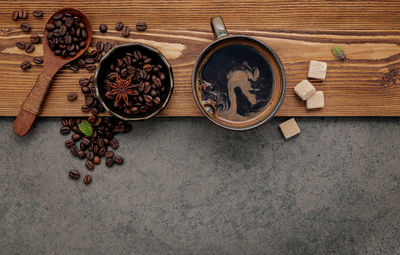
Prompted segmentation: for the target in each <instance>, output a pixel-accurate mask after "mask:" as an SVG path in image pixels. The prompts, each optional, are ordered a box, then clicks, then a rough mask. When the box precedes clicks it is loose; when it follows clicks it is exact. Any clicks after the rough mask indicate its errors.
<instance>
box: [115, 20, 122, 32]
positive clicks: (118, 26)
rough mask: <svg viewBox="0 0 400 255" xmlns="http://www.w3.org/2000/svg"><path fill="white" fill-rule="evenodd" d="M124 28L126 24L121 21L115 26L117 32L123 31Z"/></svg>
mask: <svg viewBox="0 0 400 255" xmlns="http://www.w3.org/2000/svg"><path fill="white" fill-rule="evenodd" d="M123 27H124V23H122V22H121V21H119V22H117V24H115V30H117V31H121V30H122V28H123Z"/></svg>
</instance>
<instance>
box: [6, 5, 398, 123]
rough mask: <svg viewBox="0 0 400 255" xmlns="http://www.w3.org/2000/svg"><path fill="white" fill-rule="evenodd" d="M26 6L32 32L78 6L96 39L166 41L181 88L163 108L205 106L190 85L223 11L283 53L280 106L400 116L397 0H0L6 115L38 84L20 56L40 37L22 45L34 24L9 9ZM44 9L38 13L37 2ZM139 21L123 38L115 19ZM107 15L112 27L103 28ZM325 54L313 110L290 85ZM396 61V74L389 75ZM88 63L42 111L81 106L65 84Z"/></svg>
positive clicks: (58, 85) (189, 111)
mask: <svg viewBox="0 0 400 255" xmlns="http://www.w3.org/2000/svg"><path fill="white" fill-rule="evenodd" d="M21 7H24V8H25V9H27V10H28V12H29V14H30V16H29V18H28V19H27V20H25V22H27V23H29V24H31V25H32V26H33V32H34V33H39V34H41V33H42V29H43V27H44V22H45V21H46V20H47V18H48V17H49V16H50V15H51V13H52V12H54V11H55V10H57V9H59V8H62V7H74V8H78V9H80V10H82V11H83V12H85V13H86V14H87V15H88V17H89V19H90V21H91V22H92V25H93V27H94V28H95V31H94V41H93V45H94V44H95V43H96V41H98V40H103V41H114V40H118V41H120V42H121V43H126V42H141V43H145V44H148V45H150V46H154V47H156V48H158V49H160V50H161V52H162V53H163V54H165V55H166V57H167V58H168V59H169V61H170V62H171V64H172V67H173V71H174V77H175V85H176V87H175V90H174V94H173V96H172V99H171V101H170V103H169V105H168V107H167V108H166V109H165V110H164V111H163V112H162V113H161V114H160V116H200V115H201V113H200V111H199V110H198V109H197V106H196V105H195V102H194V99H193V96H192V92H191V72H192V68H193V65H194V62H195V60H196V59H197V56H198V55H199V54H200V52H201V50H202V49H203V48H204V47H205V46H206V45H207V44H209V43H210V42H212V40H213V35H212V33H211V29H210V27H209V18H210V17H212V16H215V15H222V16H223V18H224V20H225V23H226V26H227V28H228V30H229V32H230V33H231V34H245V35H251V36H254V37H256V38H258V39H260V40H262V41H264V42H265V43H267V44H269V45H270V46H271V47H272V48H273V49H274V50H275V51H276V52H277V53H278V55H279V56H280V58H281V60H282V61H283V63H284V67H285V70H286V74H287V82H288V83H287V85H288V88H287V91H286V96H285V99H284V103H283V105H282V107H281V108H280V110H279V111H278V114H277V115H279V116H400V86H399V83H398V82H397V80H398V79H399V78H400V75H397V74H396V73H397V72H400V69H399V68H400V62H399V61H400V60H399V58H400V54H399V53H400V45H399V42H400V30H399V29H398V28H399V23H400V1H322V0H312V1H303V2H300V1H249V0H242V1H210V0H206V1H201V0H198V1H178V0H177V1H116V0H115V1H89V0H85V1H72V0H68V1H67V0H66V1H54V2H49V1H41V0H40V1H39V0H35V1H11V0H7V1H1V2H0V87H1V90H0V116H15V115H16V114H17V113H18V110H19V106H20V105H21V103H22V102H23V100H24V98H25V96H26V95H27V93H28V92H29V91H30V88H31V87H32V86H33V84H34V82H35V79H36V76H37V75H38V73H39V72H40V68H41V67H40V66H34V67H33V68H32V69H30V70H28V71H26V72H23V71H22V70H21V69H20V68H19V64H20V63H21V62H22V61H23V60H26V59H31V58H32V56H40V55H42V49H41V46H40V47H36V50H35V51H34V53H33V54H26V53H24V52H23V51H21V50H19V49H17V48H16V47H15V43H16V42H17V41H19V40H25V41H28V40H29V36H30V34H24V33H22V32H21V31H20V30H19V25H20V23H21V21H17V22H13V21H11V19H10V14H11V12H12V11H13V10H15V9H18V8H21ZM35 9H40V10H42V11H43V12H44V13H45V17H44V18H43V19H38V18H34V17H32V15H31V12H32V10H35ZM119 20H121V21H123V22H124V23H125V24H127V25H129V26H130V27H131V28H134V26H135V24H136V23H137V22H139V21H145V22H146V23H147V24H148V27H149V29H148V30H146V32H142V33H138V32H134V33H133V34H132V35H131V36H130V38H128V39H125V38H122V37H121V36H120V33H119V32H117V31H115V29H114V25H115V23H116V22H117V21H119ZM101 23H105V24H107V25H108V27H109V32H108V33H106V34H105V35H104V34H101V33H99V31H98V26H99V25H100V24H101ZM333 44H338V45H340V46H341V47H342V48H343V49H344V50H345V52H346V54H347V56H348V58H349V60H347V61H346V62H344V63H339V62H336V61H335V60H334V58H333V56H332V55H331V53H330V48H331V47H332V45H333ZM310 60H320V61H327V62H328V74H327V80H326V81H325V82H322V83H318V84H316V87H317V89H318V90H323V91H324V93H325V104H326V107H325V108H324V109H322V110H316V111H307V110H306V109H305V107H304V102H302V101H300V100H299V99H297V98H296V96H295V95H294V93H293V87H294V86H295V85H296V83H297V82H299V81H300V80H302V79H305V78H306V75H307V67H308V62H309V61H310ZM389 71H393V74H396V75H397V78H396V79H397V80H396V82H391V83H385V82H383V79H382V77H383V76H384V75H385V74H387V73H389ZM90 75H91V74H89V73H88V72H87V71H80V72H78V73H73V72H72V71H70V70H62V71H60V72H59V73H58V74H57V75H56V77H55V79H54V81H53V85H52V88H51V90H50V93H49V95H48V97H47V100H46V102H45V104H44V107H43V110H42V112H41V115H42V116H80V115H84V114H83V113H82V112H81V111H80V106H81V105H82V103H83V97H82V96H81V97H80V98H79V100H78V101H76V102H74V103H70V102H68V101H67V100H66V95H67V93H69V92H71V91H75V92H79V85H78V80H79V78H82V77H88V76H90Z"/></svg>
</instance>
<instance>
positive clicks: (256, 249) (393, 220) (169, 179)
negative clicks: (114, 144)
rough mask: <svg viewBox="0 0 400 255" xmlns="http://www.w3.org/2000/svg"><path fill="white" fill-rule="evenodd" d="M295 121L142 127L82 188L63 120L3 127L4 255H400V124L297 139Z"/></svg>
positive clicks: (336, 126)
mask: <svg viewBox="0 0 400 255" xmlns="http://www.w3.org/2000/svg"><path fill="white" fill-rule="evenodd" d="M284 120H285V119H284V118H276V119H274V120H272V121H271V122H269V123H267V124H265V125H263V126H262V127H260V128H258V129H256V130H253V131H249V132H242V133H237V132H231V131H226V130H223V129H221V128H218V127H216V126H214V125H213V124H211V123H210V122H208V121H207V120H206V119H203V118H157V119H153V120H150V121H146V122H137V123H132V124H133V131H132V132H131V133H129V134H126V135H121V136H119V140H120V149H119V150H118V152H119V153H120V154H121V155H123V156H125V158H126V163H125V164H124V165H123V166H121V167H113V168H111V169H108V168H106V167H105V166H104V165H102V166H101V167H97V168H96V169H95V171H94V172H93V182H92V184H91V185H89V186H85V185H84V184H83V183H82V179H80V180H79V181H78V182H76V181H72V180H70V179H69V178H68V177H67V172H68V170H69V169H71V168H78V169H79V170H81V173H83V174H85V173H87V172H88V171H87V170H86V169H85V168H84V162H83V161H80V160H79V159H76V158H73V157H72V156H71V155H70V153H69V152H68V151H67V149H66V148H65V147H64V145H63V144H64V140H65V137H63V136H62V135H60V134H59V127H60V121H59V119H41V120H39V121H38V122H37V124H36V128H35V129H34V130H32V131H31V132H30V133H29V135H28V136H26V137H23V138H20V137H17V136H15V135H14V134H13V133H12V131H11V125H12V119H10V118H1V119H0V130H1V133H0V144H1V149H0V173H1V175H0V176H1V177H0V254H399V253H400V215H399V214H400V213H399V209H400V164H399V163H400V162H399V152H400V138H399V136H400V122H399V119H396V118H297V121H298V123H299V126H300V128H301V130H302V133H301V134H300V136H298V137H296V138H294V139H291V140H289V141H285V140H284V139H283V138H282V136H281V134H280V132H279V130H278V124H279V123H280V122H282V121H284Z"/></svg>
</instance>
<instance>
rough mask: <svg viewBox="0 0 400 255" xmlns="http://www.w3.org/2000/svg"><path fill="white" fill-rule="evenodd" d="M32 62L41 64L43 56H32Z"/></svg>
mask: <svg viewBox="0 0 400 255" xmlns="http://www.w3.org/2000/svg"><path fill="white" fill-rule="evenodd" d="M33 63H35V64H37V65H40V64H43V58H42V57H34V58H33Z"/></svg>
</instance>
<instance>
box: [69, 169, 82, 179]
mask: <svg viewBox="0 0 400 255" xmlns="http://www.w3.org/2000/svg"><path fill="white" fill-rule="evenodd" d="M68 175H69V177H70V178H71V179H79V176H80V173H79V171H78V170H76V169H71V170H70V171H69V173H68Z"/></svg>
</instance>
